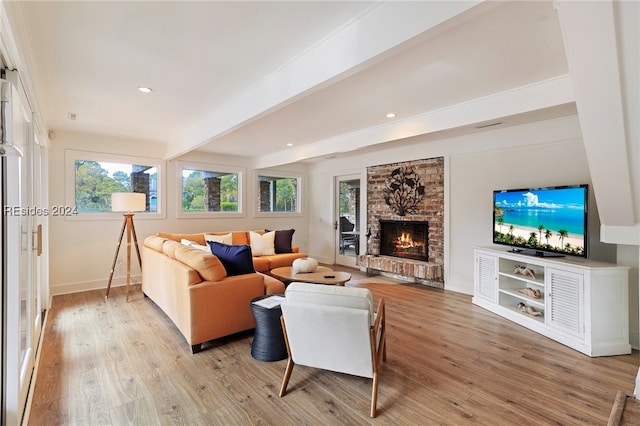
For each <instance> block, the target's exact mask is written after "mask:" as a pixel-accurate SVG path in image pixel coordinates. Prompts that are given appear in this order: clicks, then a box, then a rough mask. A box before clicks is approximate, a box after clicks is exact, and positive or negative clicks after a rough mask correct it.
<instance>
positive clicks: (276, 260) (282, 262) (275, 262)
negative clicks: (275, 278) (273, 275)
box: [255, 253, 307, 270]
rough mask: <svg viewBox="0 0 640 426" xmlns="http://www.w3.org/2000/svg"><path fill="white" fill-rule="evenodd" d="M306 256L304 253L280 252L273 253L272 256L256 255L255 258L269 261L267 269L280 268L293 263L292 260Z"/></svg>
mask: <svg viewBox="0 0 640 426" xmlns="http://www.w3.org/2000/svg"><path fill="white" fill-rule="evenodd" d="M303 257H307V255H306V254H304V253H281V254H274V255H273V256H263V257H257V258H255V259H266V260H268V261H269V270H271V269H274V268H281V267H283V266H291V265H293V261H294V260H296V259H301V258H303Z"/></svg>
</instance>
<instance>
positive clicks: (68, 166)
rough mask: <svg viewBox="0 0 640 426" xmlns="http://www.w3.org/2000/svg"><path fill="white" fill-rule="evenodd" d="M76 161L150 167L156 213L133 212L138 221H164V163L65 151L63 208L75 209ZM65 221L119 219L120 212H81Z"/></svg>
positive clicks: (78, 151)
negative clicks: (154, 188) (152, 177)
mask: <svg viewBox="0 0 640 426" xmlns="http://www.w3.org/2000/svg"><path fill="white" fill-rule="evenodd" d="M78 160H85V161H96V162H104V163H119V164H131V165H143V166H152V167H155V168H156V170H157V178H156V185H157V186H156V211H155V212H135V217H136V220H138V219H166V217H167V215H166V209H165V197H164V194H165V191H164V179H165V162H164V161H163V160H161V159H159V158H151V157H138V156H134V155H124V154H109V153H103V152H92V151H80V150H74V149H67V150H65V191H64V202H65V207H76V173H75V164H76V161H78ZM64 218H65V220H72V221H73V220H80V221H81V220H100V219H109V220H113V219H121V218H122V213H120V212H83V213H78V214H76V215H65V216H64Z"/></svg>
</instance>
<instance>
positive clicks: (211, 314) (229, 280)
mask: <svg viewBox="0 0 640 426" xmlns="http://www.w3.org/2000/svg"><path fill="white" fill-rule="evenodd" d="M207 234H220V235H222V234H223V233H207ZM232 234H233V243H234V244H248V237H249V232H233V233H232ZM183 239H184V240H189V241H192V242H194V243H196V244H200V245H203V246H204V245H205V240H204V234H167V233H159V234H157V235H154V236H150V237H147V238H146V239H145V240H144V244H143V246H142V292H143V293H144V294H145V296H147V297H149V299H151V300H152V301H153V302H154V303H155V304H156V305H157V306H158V307H159V308H160V309H162V310H163V311H164V313H165V314H166V315H167V316H168V317H169V318H170V319H171V321H173V323H174V324H175V325H176V327H177V328H178V330H179V331H180V332H181V333H182V335H183V336H184V337H185V339H186V340H187V342H188V343H189V344H190V345H191V351H192V353H197V352H199V351H200V350H201V349H202V343H204V342H207V341H209V340H213V339H217V338H220V337H224V336H228V335H230V334H234V333H238V332H241V331H245V330H250V329H252V328H255V321H254V319H253V315H252V314H251V307H250V302H251V299H253V298H255V297H258V296H262V295H265V294H283V293H284V290H285V287H284V284H283V283H282V282H281V281H279V280H277V279H276V278H274V277H271V276H269V275H268V274H267V273H268V271H270V270H271V269H273V268H277V267H280V266H290V265H291V264H292V263H293V261H294V260H295V259H297V258H300V257H306V254H304V253H299V252H298V248H297V247H295V246H294V247H293V250H295V252H294V253H281V254H275V255H270V256H256V257H253V264H254V267H255V270H256V272H252V273H245V274H241V275H233V276H228V275H227V272H226V270H225V267H224V265H223V264H222V262H221V261H220V260H219V259H218V258H217V257H216V256H214V255H212V254H211V253H209V252H205V251H203V250H200V249H198V248H194V247H190V246H188V245H185V244H181V243H180V241H182V240H183Z"/></svg>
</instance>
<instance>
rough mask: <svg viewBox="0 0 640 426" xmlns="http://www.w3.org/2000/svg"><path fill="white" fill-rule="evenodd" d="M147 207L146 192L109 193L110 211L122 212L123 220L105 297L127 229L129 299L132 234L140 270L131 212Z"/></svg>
mask: <svg viewBox="0 0 640 426" xmlns="http://www.w3.org/2000/svg"><path fill="white" fill-rule="evenodd" d="M146 209H147V196H146V194H143V193H139V192H114V193H113V194H111V211H114V212H124V213H123V216H124V220H123V222H122V230H121V231H120V238H119V239H118V246H117V247H116V254H115V256H114V257H113V265H111V275H109V284H108V285H107V294H106V295H105V296H104V298H105V299H107V298H108V297H109V290H110V289H111V281H112V280H113V273H114V271H115V269H116V263H117V261H118V252H120V245H121V244H122V237H123V236H124V232H125V230H126V231H127V290H126V292H127V298H126V300H127V302H128V301H129V283H130V282H131V236H132V235H133V241H134V243H135V245H136V254H137V255H138V264H139V265H140V269H141V270H142V258H141V257H140V248H139V247H138V237H137V236H136V228H135V227H134V226H133V213H132V212H141V211H145V210H146Z"/></svg>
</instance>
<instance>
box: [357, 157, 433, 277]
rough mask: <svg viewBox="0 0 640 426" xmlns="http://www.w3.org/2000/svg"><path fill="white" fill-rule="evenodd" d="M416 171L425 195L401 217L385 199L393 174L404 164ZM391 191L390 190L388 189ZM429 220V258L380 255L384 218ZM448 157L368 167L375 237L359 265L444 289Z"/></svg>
mask: <svg viewBox="0 0 640 426" xmlns="http://www.w3.org/2000/svg"><path fill="white" fill-rule="evenodd" d="M403 166H404V167H405V168H406V169H407V170H412V171H414V172H415V173H416V174H417V175H419V178H420V182H421V184H422V185H423V186H424V197H423V198H422V200H421V201H420V203H419V205H418V206H417V208H416V209H415V211H414V212H411V213H405V214H404V216H399V215H398V214H397V212H394V209H393V208H392V207H391V206H390V205H388V203H387V202H386V201H385V188H388V185H389V182H390V178H391V175H392V173H393V171H394V170H397V169H398V168H400V167H403ZM387 192H388V191H387ZM381 219H382V220H384V219H387V220H399V221H427V222H428V223H429V232H428V259H427V261H421V260H414V259H408V258H402V257H395V256H382V255H380V241H381V240H380V237H381V235H380V230H381V229H380V220H381ZM443 220H444V158H443V157H437V158H429V159H424V160H414V161H407V162H402V163H392V164H384V165H379V166H372V167H367V229H368V230H369V231H370V232H371V236H370V237H369V240H368V242H367V252H366V254H361V255H359V256H358V260H357V263H358V266H362V267H365V268H366V269H367V271H368V272H371V273H378V274H383V275H386V276H391V277H394V278H399V279H403V280H407V281H410V282H416V283H420V284H425V285H428V286H431V287H436V288H444V276H443V265H444V223H443Z"/></svg>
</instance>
